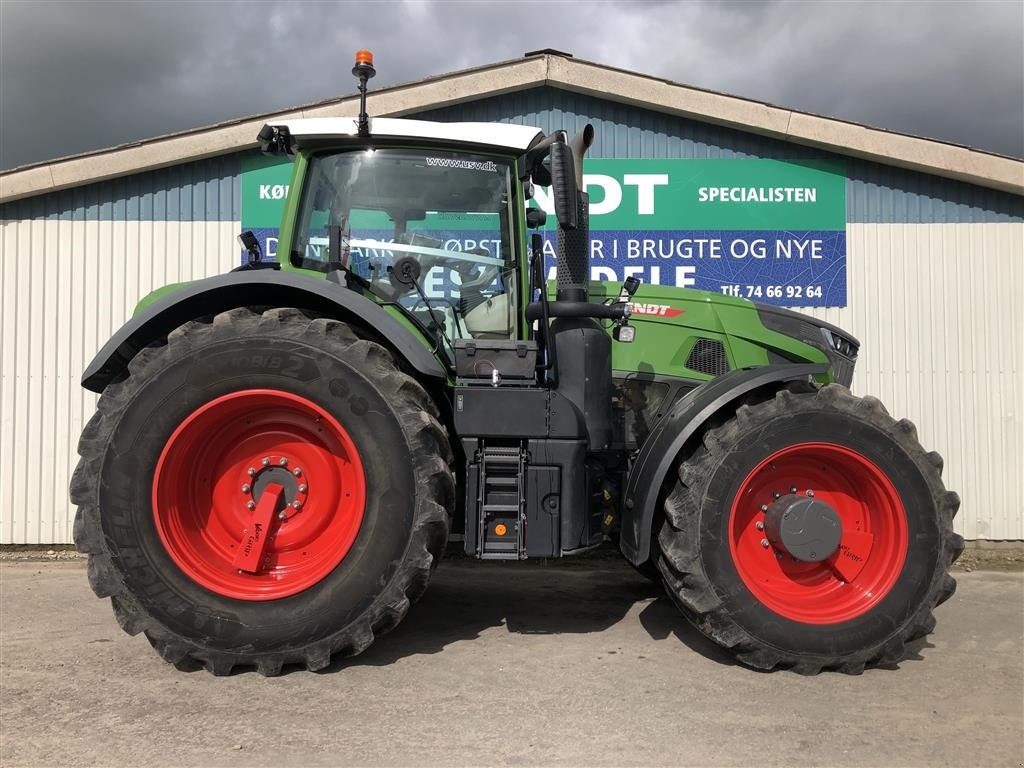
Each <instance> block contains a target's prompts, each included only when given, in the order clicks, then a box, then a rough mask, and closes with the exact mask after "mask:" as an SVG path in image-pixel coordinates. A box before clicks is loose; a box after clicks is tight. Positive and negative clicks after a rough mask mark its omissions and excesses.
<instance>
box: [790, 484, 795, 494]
mask: <svg viewBox="0 0 1024 768" xmlns="http://www.w3.org/2000/svg"><path fill="white" fill-rule="evenodd" d="M789 492H790V493H796V486H795V485H791V486H790V487H789Z"/></svg>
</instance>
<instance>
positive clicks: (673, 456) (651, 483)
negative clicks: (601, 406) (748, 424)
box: [619, 363, 828, 566]
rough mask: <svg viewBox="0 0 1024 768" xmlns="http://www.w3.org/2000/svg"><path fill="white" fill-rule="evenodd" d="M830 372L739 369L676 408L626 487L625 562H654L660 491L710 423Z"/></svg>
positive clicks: (798, 367) (819, 367) (822, 368)
mask: <svg viewBox="0 0 1024 768" xmlns="http://www.w3.org/2000/svg"><path fill="white" fill-rule="evenodd" d="M826 371H828V365H827V364H810V363H808V364H794V365H767V366H763V367H760V368H744V369H739V370H735V371H730V372H729V373H726V374H723V375H722V376H719V377H718V378H715V379H713V380H711V381H709V382H708V383H707V384H704V385H702V386H700V387H697V388H696V389H695V390H693V391H692V392H690V393H689V394H688V395H686V397H684V398H682V399H681V400H680V401H679V402H677V403H676V404H675V405H674V406H673V407H672V410H671V411H669V412H668V413H667V414H666V415H665V417H664V418H663V419H661V421H659V422H658V424H657V425H656V426H655V428H654V429H653V430H652V431H651V434H650V435H649V436H648V437H647V440H645V441H644V444H643V446H642V447H641V449H640V453H639V455H638V456H637V458H636V461H634V462H633V467H632V470H631V471H630V474H629V479H628V480H627V481H626V493H625V495H624V503H623V510H622V533H621V538H620V542H619V546H620V548H621V549H622V553H623V554H624V555H625V556H626V559H627V560H629V561H630V562H631V563H633V564H634V565H637V566H639V565H642V564H643V563H645V562H646V561H647V560H648V559H649V558H650V556H651V536H652V528H653V526H654V519H655V516H656V514H657V512H658V505H659V503H660V502H661V500H662V496H661V489H662V487H663V486H664V484H665V480H666V479H667V478H668V476H669V473H670V472H674V471H675V468H676V462H677V461H678V458H679V456H680V454H681V453H682V452H683V450H684V449H685V448H686V445H687V443H688V442H690V441H691V440H693V439H697V438H698V437H699V436H700V434H701V430H702V428H703V427H704V425H705V424H707V423H708V421H709V420H710V419H712V418H713V417H714V416H715V415H716V414H719V413H723V412H728V411H730V410H731V409H732V408H733V407H735V404H736V401H737V400H739V399H740V398H742V397H743V396H744V395H746V394H747V393H749V392H752V391H754V390H755V389H759V388H762V387H772V386H774V387H776V388H778V387H781V386H782V385H783V384H785V383H786V382H790V381H809V380H810V377H811V376H814V375H816V374H821V373H825V372H826Z"/></svg>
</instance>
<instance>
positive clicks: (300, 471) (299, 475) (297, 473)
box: [292, 467, 302, 477]
mask: <svg viewBox="0 0 1024 768" xmlns="http://www.w3.org/2000/svg"><path fill="white" fill-rule="evenodd" d="M292 474H293V475H295V476H296V477H301V476H302V470H301V469H299V468H298V467H296V468H295V469H293V470H292Z"/></svg>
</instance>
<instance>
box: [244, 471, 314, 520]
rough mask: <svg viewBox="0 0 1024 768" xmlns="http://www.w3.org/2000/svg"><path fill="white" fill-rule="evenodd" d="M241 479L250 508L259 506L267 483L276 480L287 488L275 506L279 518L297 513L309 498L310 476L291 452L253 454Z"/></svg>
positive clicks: (245, 500)
mask: <svg viewBox="0 0 1024 768" xmlns="http://www.w3.org/2000/svg"><path fill="white" fill-rule="evenodd" d="M240 482H241V486H240V487H241V498H242V503H243V504H244V505H246V506H247V507H248V508H249V509H255V508H256V506H257V505H258V504H259V501H260V498H261V497H262V496H263V492H264V491H265V490H266V489H267V486H268V485H270V484H271V483H273V484H274V485H278V486H280V487H281V488H282V489H283V491H284V492H283V493H282V494H281V496H280V501H279V502H278V503H277V505H276V508H275V509H274V512H275V514H276V515H277V517H278V518H279V519H280V520H287V519H289V518H292V517H294V516H295V515H297V514H298V513H299V512H300V511H302V509H303V508H304V507H305V506H306V502H307V501H308V499H309V489H310V485H309V478H308V477H307V476H306V474H305V473H304V471H303V470H302V468H301V467H300V466H298V463H297V462H295V461H293V460H292V459H291V458H290V457H288V456H279V455H272V456H262V457H256V458H254V459H253V460H252V461H250V462H249V463H248V467H247V469H246V472H245V475H244V476H243V477H242V478H241V480H240Z"/></svg>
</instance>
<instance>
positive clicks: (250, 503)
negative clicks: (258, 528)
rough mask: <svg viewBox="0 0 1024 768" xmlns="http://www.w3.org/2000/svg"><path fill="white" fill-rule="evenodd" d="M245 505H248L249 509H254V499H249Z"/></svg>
mask: <svg viewBox="0 0 1024 768" xmlns="http://www.w3.org/2000/svg"><path fill="white" fill-rule="evenodd" d="M245 506H246V507H248V508H249V509H256V502H255V501H250V502H249V503H248V504H246V505H245Z"/></svg>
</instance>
